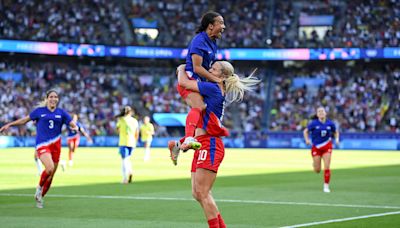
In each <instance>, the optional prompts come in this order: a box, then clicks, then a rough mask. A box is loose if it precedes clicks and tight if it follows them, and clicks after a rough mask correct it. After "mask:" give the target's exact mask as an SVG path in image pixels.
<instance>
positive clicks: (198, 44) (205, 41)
mask: <svg viewBox="0 0 400 228" xmlns="http://www.w3.org/2000/svg"><path fill="white" fill-rule="evenodd" d="M193 54H197V55H199V56H201V57H203V62H202V64H201V65H202V66H203V67H204V68H205V69H206V70H209V69H210V68H211V65H212V64H213V62H214V61H215V56H216V54H217V42H216V41H213V40H211V39H210V37H208V35H207V33H206V32H201V33H199V34H197V35H196V36H195V37H194V38H193V40H192V41H191V42H190V45H189V47H188V54H187V56H186V68H185V70H186V71H187V72H189V73H188V74H189V77H192V78H194V79H196V80H200V81H205V78H203V77H201V76H200V75H198V74H196V73H194V70H193V62H192V55H193Z"/></svg>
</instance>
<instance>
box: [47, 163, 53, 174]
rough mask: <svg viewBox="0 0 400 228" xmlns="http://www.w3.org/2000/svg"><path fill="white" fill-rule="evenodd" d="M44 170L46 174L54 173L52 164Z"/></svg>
mask: <svg viewBox="0 0 400 228" xmlns="http://www.w3.org/2000/svg"><path fill="white" fill-rule="evenodd" d="M45 170H46V173H47V175H53V173H54V165H49V166H47V167H46V169H45Z"/></svg>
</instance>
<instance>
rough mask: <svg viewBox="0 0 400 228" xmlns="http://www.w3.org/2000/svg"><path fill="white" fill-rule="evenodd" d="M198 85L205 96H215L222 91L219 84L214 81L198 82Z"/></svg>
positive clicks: (201, 93)
mask: <svg viewBox="0 0 400 228" xmlns="http://www.w3.org/2000/svg"><path fill="white" fill-rule="evenodd" d="M197 87H199V92H200V95H202V96H203V97H215V96H217V95H219V94H220V93H221V90H220V88H219V87H218V85H217V84H216V83H213V82H197Z"/></svg>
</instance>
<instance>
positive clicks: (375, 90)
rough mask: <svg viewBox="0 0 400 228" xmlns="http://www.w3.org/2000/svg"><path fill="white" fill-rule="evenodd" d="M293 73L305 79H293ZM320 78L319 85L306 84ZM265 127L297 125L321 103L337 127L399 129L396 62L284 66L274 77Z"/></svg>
mask: <svg viewBox="0 0 400 228" xmlns="http://www.w3.org/2000/svg"><path fill="white" fill-rule="evenodd" d="M296 79H303V80H305V81H304V83H303V85H297V86H296V85H295V84H296V83H294V81H295V80H296ZM313 79H322V83H321V84H320V85H319V86H318V85H317V86H315V85H314V86H307V84H310V83H312V80H313ZM275 85H276V86H275V91H274V97H275V101H274V102H275V105H274V107H273V109H272V110H271V113H272V115H271V122H270V129H271V130H274V131H300V130H301V129H304V128H305V127H306V125H307V121H308V120H309V119H310V118H307V117H311V116H312V115H313V114H315V109H316V107H318V106H324V107H326V109H327V112H328V113H330V114H331V115H330V116H329V117H330V118H332V119H333V120H335V121H336V123H337V125H338V126H339V127H340V130H341V131H342V132H377V131H387V132H388V131H391V132H400V124H399V121H400V118H399V111H398V110H399V108H400V106H399V104H400V103H399V101H400V99H399V98H400V96H399V92H400V91H399V88H400V68H398V67H396V66H395V65H391V64H385V65H383V66H382V65H380V66H379V67H367V66H366V65H364V64H361V65H360V66H355V67H328V66H324V65H317V66H310V65H309V66H307V67H301V68H300V69H298V68H288V69H286V70H283V71H281V72H279V74H278V76H277V77H276V83H275Z"/></svg>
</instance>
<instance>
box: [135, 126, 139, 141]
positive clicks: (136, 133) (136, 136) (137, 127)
mask: <svg viewBox="0 0 400 228" xmlns="http://www.w3.org/2000/svg"><path fill="white" fill-rule="evenodd" d="M135 140H136V142H137V141H138V140H139V124H138V123H137V122H136V131H135Z"/></svg>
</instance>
